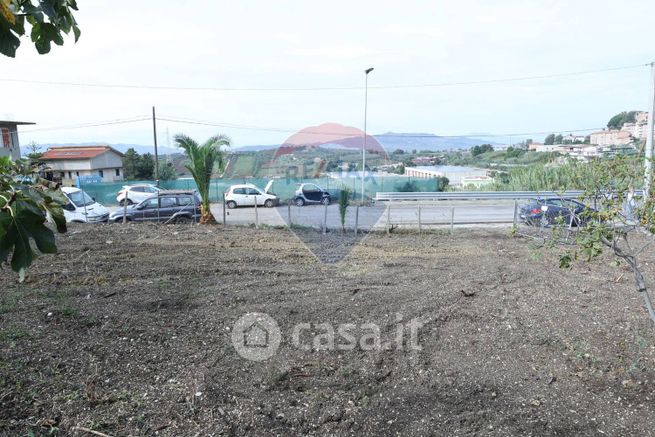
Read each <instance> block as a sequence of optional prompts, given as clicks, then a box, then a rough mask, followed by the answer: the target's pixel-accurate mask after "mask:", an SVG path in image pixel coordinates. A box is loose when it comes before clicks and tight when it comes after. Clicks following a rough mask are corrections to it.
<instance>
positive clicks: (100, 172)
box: [98, 170, 105, 178]
mask: <svg viewBox="0 0 655 437" xmlns="http://www.w3.org/2000/svg"><path fill="white" fill-rule="evenodd" d="M98 175H100V177H101V178H104V177H105V172H104V171H102V170H98Z"/></svg>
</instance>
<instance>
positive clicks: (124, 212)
mask: <svg viewBox="0 0 655 437" xmlns="http://www.w3.org/2000/svg"><path fill="white" fill-rule="evenodd" d="M125 223H127V189H126V190H125V199H123V224H125Z"/></svg>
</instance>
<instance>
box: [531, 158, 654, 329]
mask: <svg viewBox="0 0 655 437" xmlns="http://www.w3.org/2000/svg"><path fill="white" fill-rule="evenodd" d="M642 178H643V158H641V159H640V158H638V157H629V156H617V157H614V158H612V159H597V160H594V161H591V162H589V163H587V164H586V165H580V166H579V167H577V171H576V172H575V174H574V175H572V185H573V186H571V187H570V188H572V189H580V190H582V191H583V193H584V194H583V195H581V197H580V200H581V201H584V202H587V203H588V204H591V205H593V206H594V207H593V208H592V207H591V205H590V206H589V208H588V209H587V210H585V211H584V212H583V213H582V214H584V217H580V214H578V216H577V217H576V216H575V215H574V212H573V211H569V215H568V220H560V221H555V222H554V223H552V224H550V226H549V228H548V230H546V231H545V233H544V236H543V238H544V245H543V246H545V247H548V248H551V249H556V250H558V249H561V251H560V253H559V263H560V267H562V268H570V267H572V265H573V263H575V262H576V261H582V262H591V261H593V260H596V259H598V258H599V257H600V256H601V255H602V254H603V253H604V252H605V251H609V253H611V254H612V255H613V256H614V257H616V259H618V260H620V261H623V262H624V263H625V264H627V266H628V267H629V268H630V270H631V271H632V273H633V277H634V287H635V290H636V291H637V292H638V293H639V294H640V295H641V296H642V298H643V299H644V304H645V306H646V309H647V311H648V315H649V317H650V318H651V319H652V320H653V322H655V311H653V305H652V299H651V297H650V294H649V291H648V287H647V281H646V279H645V275H644V270H643V265H642V260H643V256H644V254H646V253H647V252H646V251H647V249H648V248H650V247H653V243H655V234H654V232H655V201H654V200H653V199H654V196H655V192H651V193H647V194H649V195H648V196H645V198H643V199H639V198H638V197H637V195H636V193H637V191H636V189H635V188H636V187H640V186H641V184H642V182H643V179H642ZM576 224H577V226H575V225H576Z"/></svg>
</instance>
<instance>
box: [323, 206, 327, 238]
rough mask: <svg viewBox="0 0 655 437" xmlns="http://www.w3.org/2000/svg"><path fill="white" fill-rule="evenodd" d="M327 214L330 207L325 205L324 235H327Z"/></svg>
mask: <svg viewBox="0 0 655 437" xmlns="http://www.w3.org/2000/svg"><path fill="white" fill-rule="evenodd" d="M327 213H328V206H327V204H325V214H324V215H323V233H324V234H327Z"/></svg>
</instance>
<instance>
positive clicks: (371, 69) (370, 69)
mask: <svg viewBox="0 0 655 437" xmlns="http://www.w3.org/2000/svg"><path fill="white" fill-rule="evenodd" d="M371 71H373V67H371V68H367V69H366V70H364V73H366V74H369V73H370V72H371Z"/></svg>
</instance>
